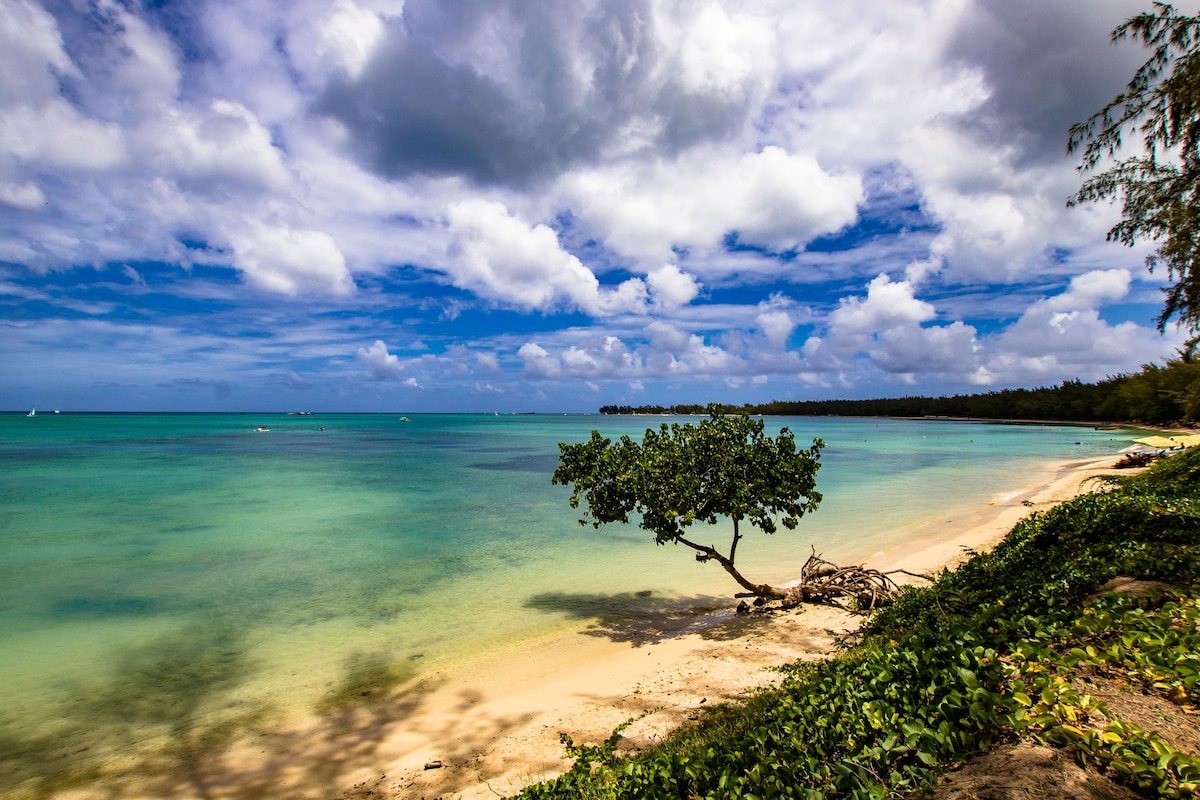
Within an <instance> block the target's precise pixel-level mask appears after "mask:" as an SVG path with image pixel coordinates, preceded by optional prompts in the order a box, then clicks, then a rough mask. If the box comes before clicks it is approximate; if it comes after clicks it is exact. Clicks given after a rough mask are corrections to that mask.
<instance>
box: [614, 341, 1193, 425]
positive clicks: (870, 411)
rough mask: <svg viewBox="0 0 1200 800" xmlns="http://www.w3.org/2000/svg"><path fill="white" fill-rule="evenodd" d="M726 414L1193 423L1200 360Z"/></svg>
mask: <svg viewBox="0 0 1200 800" xmlns="http://www.w3.org/2000/svg"><path fill="white" fill-rule="evenodd" d="M705 409H706V406H705V405H704V404H701V403H684V404H678V405H672V406H661V405H642V406H628V405H606V406H601V407H600V413H601V414H704V413H706V410H705ZM721 409H722V411H724V412H725V413H746V414H765V415H773V416H845V417H973V418H980V419H1003V420H1060V421H1064V422H1087V423H1145V424H1151V425H1170V424H1194V423H1196V422H1197V421H1200V362H1197V361H1193V360H1192V359H1190V358H1182V357H1181V358H1178V359H1173V360H1171V361H1168V362H1167V363H1166V364H1164V365H1161V366H1160V365H1156V364H1147V365H1145V366H1144V367H1142V370H1141V371H1140V372H1137V373H1133V374H1129V375H1118V376H1114V377H1109V378H1106V379H1105V380H1103V381H1099V382H1097V383H1084V382H1082V381H1077V380H1076V381H1064V382H1063V383H1062V384H1061V385H1059V386H1050V387H1040V388H1036V389H1001V390H997V391H991V392H984V393H980V394H966V395H954V396H951V397H946V396H942V397H919V396H910V397H890V398H879V399H870V400H773V401H771V402H769V403H758V404H753V403H746V404H744V405H741V406H736V405H726V404H723V405H722V406H721Z"/></svg>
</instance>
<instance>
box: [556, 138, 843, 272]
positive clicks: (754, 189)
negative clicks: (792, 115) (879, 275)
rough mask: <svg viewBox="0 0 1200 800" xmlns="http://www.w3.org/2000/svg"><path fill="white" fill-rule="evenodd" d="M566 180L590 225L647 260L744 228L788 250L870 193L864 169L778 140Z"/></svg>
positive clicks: (712, 242)
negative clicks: (824, 163) (829, 164)
mask: <svg viewBox="0 0 1200 800" xmlns="http://www.w3.org/2000/svg"><path fill="white" fill-rule="evenodd" d="M561 190H562V191H563V193H564V195H565V196H566V198H567V202H568V203H569V204H570V206H571V208H572V209H573V210H575V212H576V213H577V214H579V215H580V217H581V218H582V219H583V220H584V224H585V225H586V226H587V227H588V228H589V229H590V230H594V231H595V232H596V233H597V234H598V235H600V236H602V237H603V238H604V241H605V242H607V244H608V245H609V246H610V247H612V248H613V249H615V250H616V251H617V252H619V253H622V254H623V255H627V256H630V257H632V258H636V259H639V260H641V261H655V260H657V261H662V260H664V259H669V258H672V253H673V249H675V248H687V247H697V248H706V249H713V248H717V247H718V246H719V245H721V243H722V242H723V241H724V240H725V238H726V237H727V236H728V235H731V234H735V233H736V234H737V237H738V238H739V240H741V241H743V242H746V243H750V244H756V245H762V246H765V247H769V248H772V249H774V250H779V251H783V250H788V249H790V248H793V247H798V246H800V245H803V244H806V243H807V242H809V241H810V240H812V239H813V238H815V237H817V236H819V235H821V234H826V233H833V232H835V231H838V230H840V229H841V228H843V227H845V226H846V225H849V224H850V223H852V222H853V221H854V220H855V218H856V215H857V208H858V204H859V202H860V201H861V200H862V199H863V191H862V182H861V179H860V178H859V177H857V176H855V175H852V174H845V173H841V174H831V173H827V172H826V171H824V170H823V169H822V168H821V166H820V165H819V164H818V163H817V161H816V159H815V158H813V157H812V156H811V155H807V154H789V153H788V152H787V151H786V150H784V149H783V148H781V147H777V146H774V145H770V146H767V147H764V148H763V149H762V150H760V151H758V152H751V153H743V154H737V153H736V152H722V151H716V150H709V149H694V150H690V151H688V152H687V153H685V154H683V155H681V156H680V157H679V158H678V159H674V160H671V161H665V160H660V161H654V162H651V163H647V164H641V163H636V162H633V163H625V164H621V165H617V166H611V167H608V168H606V169H595V170H590V171H586V172H583V171H580V172H576V173H572V174H569V175H567V176H565V177H564V178H563V179H562V181H561Z"/></svg>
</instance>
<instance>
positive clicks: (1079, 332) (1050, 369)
mask: <svg viewBox="0 0 1200 800" xmlns="http://www.w3.org/2000/svg"><path fill="white" fill-rule="evenodd" d="M1129 281H1130V275H1129V273H1128V272H1126V271H1125V270H1095V271H1092V272H1088V273H1085V274H1083V275H1079V276H1076V277H1075V278H1073V279H1072V280H1071V283H1070V286H1069V287H1068V288H1067V290H1066V291H1065V292H1063V293H1061V294H1059V295H1055V296H1052V297H1046V298H1042V299H1040V300H1038V301H1036V302H1035V303H1033V304H1032V305H1031V306H1030V307H1029V308H1028V309H1026V310H1025V312H1024V313H1023V314H1022V315H1021V317H1020V319H1018V320H1017V321H1016V322H1015V323H1013V324H1012V325H1011V326H1009V327H1008V328H1006V329H1004V330H1003V331H1002V332H1001V333H999V334H998V335H996V336H995V337H993V339H992V341H989V342H988V350H989V354H990V355H989V358H988V359H987V362H986V364H985V365H984V368H985V373H984V375H985V376H986V377H987V378H988V379H989V380H990V381H1021V382H1029V381H1037V380H1041V379H1046V378H1049V379H1050V380H1052V381H1058V380H1062V379H1064V378H1066V377H1081V378H1083V379H1085V380H1096V379H1099V378H1103V377H1105V376H1106V375H1110V374H1115V373H1117V372H1123V371H1129V370H1134V369H1136V368H1137V367H1138V365H1139V364H1141V363H1143V362H1144V361H1146V360H1150V359H1148V356H1150V354H1154V355H1156V356H1157V355H1162V356H1165V355H1167V354H1169V352H1170V350H1171V346H1172V344H1173V342H1172V340H1168V339H1163V338H1162V337H1160V336H1159V335H1158V334H1157V332H1156V331H1154V330H1153V329H1152V328H1148V327H1144V326H1141V325H1138V324H1136V323H1133V322H1122V323H1119V324H1117V325H1112V324H1109V323H1108V322H1106V321H1105V320H1104V319H1103V318H1102V317H1101V315H1100V311H1099V309H1100V308H1102V307H1103V306H1104V305H1107V304H1108V303H1111V302H1113V301H1116V300H1120V299H1122V298H1123V297H1125V295H1126V293H1127V292H1128V289H1129Z"/></svg>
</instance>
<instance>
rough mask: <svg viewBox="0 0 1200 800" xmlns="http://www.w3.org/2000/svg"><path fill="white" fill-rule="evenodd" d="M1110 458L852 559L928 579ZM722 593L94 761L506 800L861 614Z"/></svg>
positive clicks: (670, 722)
mask: <svg viewBox="0 0 1200 800" xmlns="http://www.w3.org/2000/svg"><path fill="white" fill-rule="evenodd" d="M1115 461H1116V457H1115V456H1109V457H1106V458H1104V459H1101V460H1097V461H1090V462H1087V461H1074V462H1066V463H1060V464H1054V465H1047V466H1046V467H1045V468H1044V469H1043V470H1041V471H1038V472H1036V473H1031V474H1029V475H1028V476H1027V478H1028V481H1027V484H1026V485H1025V486H1023V487H1017V488H1014V490H1012V491H1008V492H1006V493H1004V494H1003V495H1001V496H998V497H995V498H993V499H992V502H990V503H988V504H986V505H983V506H982V507H979V508H976V509H971V510H968V511H966V512H956V513H954V514H947V515H943V516H938V517H934V518H932V519H928V520H925V521H923V522H921V523H919V524H916V525H912V526H909V527H906V528H902V529H898V530H897V531H896V532H895V536H894V540H895V541H896V542H897V545H896V547H894V548H889V549H885V550H880V551H878V552H875V553H872V554H867V557H866V558H865V560H864V561H863V563H864V564H865V565H867V566H870V567H874V568H876V569H880V570H889V569H898V568H902V569H905V570H908V571H910V572H914V573H925V574H928V573H932V572H935V571H937V570H938V569H940V568H941V567H943V566H947V565H952V564H953V563H955V562H956V561H959V560H961V559H963V558H965V557H966V554H967V552H968V551H971V550H973V551H981V550H984V549H986V548H988V547H989V546H991V545H993V544H994V543H995V542H996V541H998V540H999V539H1000V538H1002V537H1003V536H1004V534H1005V533H1006V532H1007V531H1008V530H1009V529H1010V528H1011V527H1012V526H1013V525H1014V524H1015V523H1016V522H1017V521H1019V520H1020V519H1021V518H1023V517H1024V516H1026V515H1028V514H1029V513H1030V511H1031V510H1033V509H1038V508H1045V507H1048V506H1050V505H1052V504H1054V503H1057V502H1061V501H1063V500H1066V499H1069V498H1071V497H1073V496H1075V495H1076V494H1077V493H1078V492H1080V491H1081V489H1082V490H1083V491H1087V490H1089V487H1088V485H1087V480H1088V479H1089V478H1091V477H1093V476H1096V475H1100V474H1111V473H1113V472H1115V471H1114V470H1112V469H1111V465H1112V464H1113V463H1114V462H1115ZM947 505H950V503H949V502H948V504H947ZM897 577H900V578H903V579H904V580H917V579H915V578H908V577H906V576H897ZM733 591H734V588H733V586H732V584H731V586H730V590H729V595H728V606H727V607H725V608H720V609H717V610H714V611H713V612H711V613H710V614H708V615H707V616H705V617H701V618H697V617H696V616H695V614H694V612H691V611H689V612H688V613H683V612H681V611H680V610H679V609H678V608H675V607H674V606H672V604H671V602H670V601H664V600H660V599H659V598H654V597H647V598H646V599H645V602H646V605H647V607H648V608H649V609H650V610H651V611H652V612H659V611H661V612H662V613H648V614H646V615H644V616H637V617H635V618H632V619H630V618H622V619H620V620H617V621H611V620H607V621H605V620H599V619H597V620H596V621H594V622H592V623H591V624H590V626H589V627H587V628H585V629H583V630H579V631H577V632H575V633H571V634H565V635H564V634H563V633H562V632H559V633H558V634H555V635H550V634H547V636H546V637H545V638H544V639H541V640H537V641H535V642H534V643H533V644H530V643H529V642H524V643H522V644H521V645H520V646H514V647H512V648H511V649H510V650H509V651H507V652H505V651H500V652H495V651H493V652H488V653H481V654H479V655H478V656H477V657H476V658H475V659H474V660H473V661H470V660H468V661H467V662H465V663H462V662H457V661H456V662H455V663H454V665H453V666H452V667H445V668H441V669H438V668H433V669H428V670H425V671H422V672H418V671H417V669H416V667H415V666H414V667H413V668H412V669H409V670H405V669H404V668H403V667H401V668H395V667H394V665H393V666H390V667H387V669H386V670H385V672H386V674H382V673H381V674H378V675H375V674H372V675H369V676H367V678H369V682H365V683H364V684H363V686H364V687H369V688H367V690H365V691H362V692H358V691H354V692H353V693H352V694H353V697H347V698H346V700H347V702H345V703H344V704H342V705H335V706H330V707H328V708H324V709H322V710H321V714H322V716H320V717H312V718H308V717H306V718H304V719H291V720H287V721H284V722H283V723H282V724H281V725H279V726H276V727H272V728H267V729H261V730H260V731H259V732H258V733H255V734H253V735H250V736H235V737H233V738H232V739H231V740H223V741H216V740H214V741H208V740H207V739H206V740H205V741H193V740H192V739H191V738H190V737H189V736H187V735H185V736H183V737H181V738H178V739H176V740H172V741H170V742H166V743H164V747H165V750H164V752H163V758H162V759H161V762H162V766H163V767H164V768H165V770H164V771H163V772H158V773H157V774H147V773H146V772H144V767H145V766H146V765H147V763H146V762H143V763H142V764H141V766H136V764H137V762H136V761H133V760H131V759H130V758H128V757H126V758H125V761H126V762H128V764H127V765H125V766H123V764H124V762H122V763H121V764H118V763H115V762H114V763H112V764H111V765H110V768H111V769H112V770H113V774H114V776H116V775H118V774H121V775H123V779H122V780H121V784H120V787H119V789H120V791H119V793H120V794H121V796H123V797H131V798H133V797H146V798H152V797H153V798H164V797H169V798H178V799H179V800H183V798H189V799H190V798H197V797H205V798H228V799H230V800H232V799H234V798H236V799H238V800H250V799H251V798H264V797H270V798H276V797H277V798H289V800H301V799H303V800H334V798H343V799H345V798H418V797H421V798H433V797H453V798H464V799H472V798H493V797H497V796H508V795H512V794H514V793H516V792H518V791H519V790H520V789H521V788H523V787H524V786H526V785H528V784H530V783H533V782H536V781H539V780H544V779H548V778H552V777H554V776H556V775H558V774H560V773H561V772H562V771H563V770H564V769H565V768H566V767H568V766H569V764H568V763H567V762H566V761H564V759H563V747H562V744H561V742H560V738H559V737H560V735H561V734H563V733H566V734H569V735H570V736H571V737H572V738H573V739H574V740H575V741H576V742H578V743H598V742H600V741H603V740H604V739H606V738H607V737H608V736H609V734H610V733H611V732H612V730H613V729H614V728H616V727H617V726H618V725H620V724H621V723H623V722H625V721H627V720H631V719H632V720H634V722H633V723H632V724H631V725H630V726H629V727H628V728H627V729H626V730H625V734H624V739H623V747H626V748H641V747H644V746H646V745H648V744H651V743H653V742H655V741H656V740H659V739H661V738H662V737H663V736H665V735H666V734H667V733H668V732H669V731H671V730H672V729H673V728H674V727H676V726H678V725H679V724H680V723H682V722H685V721H686V720H688V719H689V718H693V717H695V716H696V715H697V713H698V709H700V708H701V707H702V706H704V705H706V704H714V703H720V702H723V701H727V700H729V699H733V698H737V697H739V696H743V695H745V694H746V693H747V692H748V691H750V690H752V689H754V688H756V687H761V686H764V685H767V684H771V683H774V682H777V681H778V680H779V679H780V677H781V676H780V674H779V673H777V672H775V671H773V670H771V669H770V667H773V666H778V665H780V664H784V663H788V662H791V661H795V660H798V659H819V658H823V657H825V656H826V655H827V654H829V653H830V652H831V651H832V649H833V647H834V638H835V637H836V636H837V635H838V634H841V633H844V632H846V631H848V630H851V629H853V628H854V627H855V626H857V624H858V623H859V621H860V619H861V618H859V617H855V616H853V615H851V614H848V613H844V612H841V611H839V610H836V609H832V608H826V607H816V606H809V607H803V608H801V609H797V610H793V611H790V612H779V611H776V612H771V613H756V614H751V615H748V616H737V615H736V614H735V613H734V611H733V605H734V600H733V598H732V594H733ZM430 624H437V621H436V620H435V619H431V620H430ZM360 695H361V697H360ZM214 735H219V731H217V732H214ZM117 758H118V759H120V758H121V756H120V755H118V756H117ZM168 765H170V766H168ZM105 785H108V788H110V789H111V788H113V786H112V785H111V784H108V782H107V781H104V780H103V779H102V780H101V781H99V782H97V783H93V784H91V785H89V786H88V787H86V788H84V787H79V788H77V789H74V790H67V791H60V792H58V793H57V794H55V797H58V798H71V800H84V799H85V798H93V797H101V796H111V795H109V794H106V793H105Z"/></svg>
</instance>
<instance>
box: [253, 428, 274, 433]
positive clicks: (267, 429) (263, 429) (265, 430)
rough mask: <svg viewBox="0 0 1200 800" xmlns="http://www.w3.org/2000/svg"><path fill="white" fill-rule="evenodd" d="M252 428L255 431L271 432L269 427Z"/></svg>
mask: <svg viewBox="0 0 1200 800" xmlns="http://www.w3.org/2000/svg"><path fill="white" fill-rule="evenodd" d="M254 430H255V431H256V432H257V433H270V432H271V429H270V428H255V429H254Z"/></svg>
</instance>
